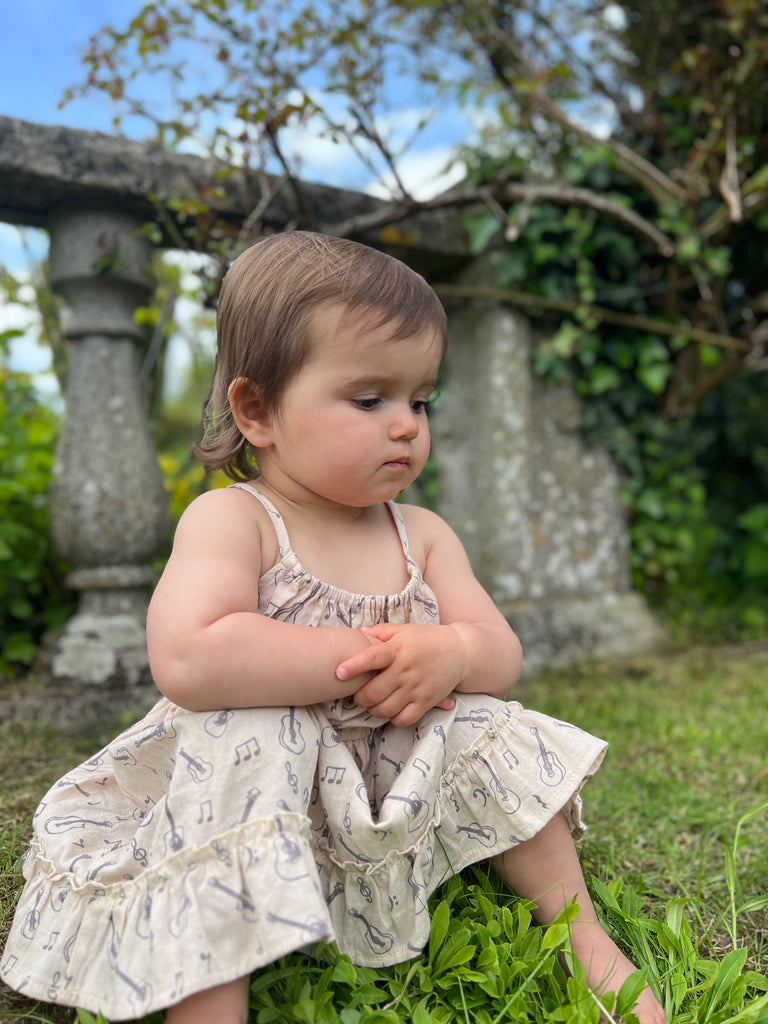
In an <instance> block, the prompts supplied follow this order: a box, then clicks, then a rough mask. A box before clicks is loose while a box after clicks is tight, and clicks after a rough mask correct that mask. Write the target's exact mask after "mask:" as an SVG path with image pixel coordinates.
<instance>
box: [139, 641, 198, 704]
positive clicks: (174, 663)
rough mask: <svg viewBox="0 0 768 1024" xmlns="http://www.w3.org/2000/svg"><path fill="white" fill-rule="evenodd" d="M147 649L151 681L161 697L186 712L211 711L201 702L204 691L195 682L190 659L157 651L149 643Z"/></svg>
mask: <svg viewBox="0 0 768 1024" xmlns="http://www.w3.org/2000/svg"><path fill="white" fill-rule="evenodd" d="M148 647H149V667H150V671H151V673H152V679H153V680H154V683H155V686H156V687H157V688H158V690H159V691H160V693H161V694H162V695H163V697H165V698H166V699H167V700H169V701H171V703H173V704H177V705H178V706H179V707H180V708H184V709H185V710H187V711H210V710H213V709H212V708H210V707H209V706H208V704H207V703H206V702H205V701H204V700H203V695H204V694H205V692H206V689H205V688H203V687H201V686H200V685H199V683H198V681H197V678H196V672H195V666H194V661H193V659H192V658H191V657H189V656H188V655H183V654H172V653H170V652H168V651H161V650H158V649H157V648H154V647H153V645H152V644H151V643H150V644H149V645H148Z"/></svg>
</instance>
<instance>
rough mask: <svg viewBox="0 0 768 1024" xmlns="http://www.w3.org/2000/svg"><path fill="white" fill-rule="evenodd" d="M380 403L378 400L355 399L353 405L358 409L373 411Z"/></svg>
mask: <svg viewBox="0 0 768 1024" xmlns="http://www.w3.org/2000/svg"><path fill="white" fill-rule="evenodd" d="M380 401H381V399H380V398H355V399H354V404H355V405H356V406H357V407H358V409H375V408H376V406H377V405H378V404H379V402H380Z"/></svg>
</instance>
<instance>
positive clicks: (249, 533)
mask: <svg viewBox="0 0 768 1024" xmlns="http://www.w3.org/2000/svg"><path fill="white" fill-rule="evenodd" d="M262 530H264V531H266V530H272V527H271V524H270V523H269V521H268V519H267V518H266V513H263V516H262V511H261V505H260V504H259V503H258V502H257V501H255V500H254V499H253V497H252V496H251V495H248V494H246V493H245V492H244V491H242V490H239V489H236V488H224V489H221V490H217V491H211V492H209V493H207V494H203V495H201V497H199V498H197V499H196V500H195V501H194V502H193V503H192V504H191V505H190V506H189V508H188V509H187V510H186V512H185V513H184V515H183V516H182V518H181V520H180V522H179V525H178V528H177V531H176V536H175V538H174V544H173V551H172V553H171V557H170V558H169V560H168V564H167V566H166V568H165V571H164V572H163V575H162V577H161V579H160V582H159V583H158V585H157V588H156V590H155V593H154V595H153V597H152V601H151V603H150V607H149V614H148V618H147V644H148V649H149V661H150V667H151V669H152V675H153V677H154V680H155V683H156V684H157V687H158V689H159V690H160V692H161V693H162V694H164V696H166V697H168V698H169V699H170V700H172V701H174V703H176V704H179V705H180V706H181V707H185V708H189V709H190V710H193V711H208V710H217V709H220V708H238V707H256V706H260V707H269V706H281V705H290V704H295V705H304V704H313V703H315V702H317V701H322V700H330V699H333V698H335V697H340V696H346V695H348V694H350V693H353V692H354V691H355V690H356V689H357V688H358V687H359V686H360V683H361V679H360V678H357V679H355V680H349V681H346V682H344V681H342V680H340V679H339V677H338V676H337V675H336V671H335V670H336V666H337V665H338V664H339V662H341V661H343V660H344V659H345V658H350V657H352V656H353V655H355V654H357V653H359V652H360V651H362V650H364V649H365V648H366V647H368V646H370V645H371V644H373V643H376V641H375V640H374V639H373V638H366V637H365V636H363V635H362V633H360V632H359V631H358V630H354V629H346V628H344V627H338V628H334V629H314V628H311V627H309V626H299V625H296V624H294V623H289V622H281V621H276V620H274V619H270V618H267V617H266V616H264V615H261V614H260V613H259V612H258V599H259V575H260V573H261V567H262ZM270 536H271V535H270Z"/></svg>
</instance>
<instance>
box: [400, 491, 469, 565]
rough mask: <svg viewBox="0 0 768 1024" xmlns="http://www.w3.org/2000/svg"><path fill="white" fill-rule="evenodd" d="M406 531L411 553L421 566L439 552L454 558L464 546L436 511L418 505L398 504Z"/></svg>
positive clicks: (462, 550)
mask: <svg viewBox="0 0 768 1024" xmlns="http://www.w3.org/2000/svg"><path fill="white" fill-rule="evenodd" d="M398 507H399V508H400V510H401V511H402V513H403V521H404V522H405V528H406V531H407V533H408V543H409V545H410V548H411V554H412V555H413V557H414V558H415V559H416V561H417V562H418V563H419V565H420V566H421V567H422V568H425V567H426V565H427V563H428V561H429V559H430V556H433V557H434V556H436V555H438V554H439V553H441V552H445V553H446V554H448V555H450V556H452V557H454V558H456V557H458V556H460V555H462V554H463V553H464V547H463V545H462V543H461V541H460V540H459V537H458V535H457V534H456V532H455V531H454V530H453V529H452V528H451V527H450V526H449V525H448V523H446V521H445V520H444V519H441V517H440V516H439V515H437V513H435V512H432V511H431V510H430V509H428V508H422V507H421V506H419V505H399V506H398Z"/></svg>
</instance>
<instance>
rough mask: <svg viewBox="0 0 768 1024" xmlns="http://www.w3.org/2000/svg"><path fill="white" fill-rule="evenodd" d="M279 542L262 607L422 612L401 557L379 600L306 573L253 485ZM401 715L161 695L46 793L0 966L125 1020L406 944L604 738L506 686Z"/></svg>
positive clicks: (315, 622)
mask: <svg viewBox="0 0 768 1024" xmlns="http://www.w3.org/2000/svg"><path fill="white" fill-rule="evenodd" d="M239 486H245V487H246V489H248V490H249V491H251V492H252V493H253V494H254V497H255V498H257V499H258V500H260V501H262V503H263V504H264V505H265V507H266V508H267V510H268V512H269V514H270V516H271V520H272V522H273V523H274V527H275V530H276V533H277V538H278V542H279V548H280V559H279V561H278V562H277V564H276V565H274V566H273V567H272V568H271V569H270V570H269V571H268V572H266V573H265V574H264V575H263V576H262V578H261V580H260V584H259V589H260V603H259V611H260V612H261V613H262V614H264V615H267V616H270V617H272V618H275V619H282V620H283V621H286V622H296V623H300V624H303V625H309V626H351V627H353V628H358V627H360V626H365V625H372V624H374V623H379V622H419V623H436V622H438V609H437V603H436V601H435V597H434V595H433V593H432V591H431V590H430V589H429V588H428V587H427V585H426V584H425V582H424V580H423V579H422V576H421V572H420V571H419V567H418V566H417V565H416V563H415V562H414V561H413V559H412V558H411V556H410V554H409V551H408V541H407V537H406V532H405V527H404V524H403V521H402V518H401V515H400V512H399V511H398V508H397V506H396V505H394V504H391V505H390V506H389V508H390V511H391V515H392V520H393V523H394V526H395V527H396V529H397V531H398V533H399V536H400V539H401V541H402V546H403V552H404V558H405V561H406V563H407V567H408V571H409V576H410V578H409V581H408V584H407V586H406V587H405V589H404V590H403V591H402V592H401V593H399V594H394V595H389V596H370V595H358V594H350V593H347V592H345V591H342V590H339V589H337V588H336V587H333V586H330V585H329V584H327V583H324V582H322V581H321V580H318V579H315V578H314V577H312V576H310V575H309V574H308V573H307V572H306V571H305V570H304V569H302V567H301V565H300V564H299V562H298V559H297V557H296V555H295V554H294V552H293V551H292V549H291V545H290V541H289V538H288V535H287V533H286V530H285V526H284V523H283V521H282V519H281V517H280V514H279V513H278V511H277V510H276V509H275V508H274V506H273V505H271V504H270V502H269V501H268V500H267V499H266V498H264V497H263V495H261V494H260V493H259V492H258V491H256V490H255V489H254V488H250V487H248V485H239ZM454 696H455V697H456V708H455V709H454V710H453V711H442V710H432V711H430V712H428V713H427V714H426V715H424V717H423V718H422V719H421V720H420V721H419V722H418V723H417V724H416V725H414V726H411V727H409V728H397V727H396V726H393V725H391V724H389V723H385V724H382V721H381V719H373V718H371V717H370V715H368V713H367V712H366V711H364V710H362V709H360V708H358V707H356V706H355V704H354V703H353V702H352V700H351V699H340V700H334V701H328V702H325V703H322V704H315V705H311V706H308V707H278V708H249V709H244V710H237V711H229V710H222V711H215V712H211V713H206V712H190V711H185V710H184V709H182V708H179V707H177V706H176V705H175V704H172V703H171V702H170V701H168V700H165V699H163V700H160V701H159V703H158V704H156V705H155V707H154V708H153V709H152V710H151V711H150V712H149V713H148V714H147V716H146V717H145V718H143V719H142V720H141V721H140V722H138V723H137V724H136V725H134V726H132V727H131V728H129V729H128V730H127V731H125V732H124V733H122V734H121V735H120V736H118V737H117V739H116V740H114V741H113V742H112V743H110V744H109V746H107V747H105V748H104V749H103V750H102V751H101V752H100V753H98V754H96V755H95V756H94V757H92V758H91V759H90V760H88V761H86V762H85V763H84V764H82V765H80V766H79V767H78V768H76V769H75V770H74V771H72V772H70V773H69V774H68V775H65V776H64V778H62V779H61V780H60V781H59V782H57V783H56V784H55V785H54V786H53V787H52V788H51V789H50V790H49V792H48V793H47V794H46V796H45V798H44V799H43V801H42V803H41V804H40V806H39V808H38V809H37V812H36V814H35V817H34V838H33V840H32V843H31V846H30V848H29V850H28V851H27V853H26V855H25V859H24V875H25V878H26V884H25V887H24V890H23V892H22V895H21V899H20V901H19V905H18V909H17V912H16V916H15V920H14V923H13V927H12V931H11V934H10V936H9V939H8V942H7V944H6V946H5V949H4V952H3V956H2V963H1V965H0V975H1V976H2V978H3V979H4V980H5V981H6V982H7V983H8V985H10V986H11V987H12V988H15V989H18V990H19V991H21V992H24V993H26V994H27V995H29V996H30V997H33V998H36V999H41V1000H44V1001H48V1002H57V1003H64V1004H66V1005H70V1006H79V1007H82V1008H85V1009H88V1010H90V1011H91V1012H96V1011H97V1010H101V1011H102V1012H103V1013H104V1015H105V1016H106V1017H107V1018H108V1019H110V1020H113V1021H117V1020H125V1019H130V1018H137V1017H141V1016H143V1015H144V1014H147V1013H149V1012H151V1011H153V1010H156V1009H159V1008H162V1007H167V1006H169V1005H172V1004H173V1003H175V1002H178V1001H179V1000H180V999H182V998H184V997H186V996H188V995H190V994H192V993H194V992H196V991H199V990H200V989H203V988H208V987H210V986H212V985H217V984H221V983H222V982H226V981H229V980H231V979H233V978H236V977H239V976H241V975H244V974H247V973H249V972H251V971H254V970H256V969H257V968H259V967H262V966H264V965H265V964H268V963H270V962H271V961H273V960H275V959H276V958H277V957H279V956H282V955H284V954H286V953H289V952H290V951H291V950H296V949H299V948H302V947H305V946H310V945H312V944H314V943H316V942H317V941H318V940H321V939H323V940H327V941H335V942H337V943H338V946H339V948H340V949H341V950H342V952H344V953H348V954H349V956H350V957H351V958H352V960H353V961H354V962H355V963H357V964H361V965H373V966H378V965H387V964H393V963H397V962H399V961H402V960H406V959H409V958H411V957H414V956H416V955H417V954H418V953H419V952H420V951H421V949H422V947H423V945H424V944H425V942H426V940H427V938H428V936H429V914H428V912H427V898H428V896H429V894H430V893H431V892H432V891H433V889H435V888H436V886H438V885H439V884H440V883H441V882H442V881H443V880H444V879H446V878H448V877H449V876H450V875H452V874H455V873H456V872H458V871H460V870H461V869H462V868H464V867H466V866H467V865H468V864H471V863H473V862H475V861H479V860H482V859H484V858H486V857H490V856H492V855H494V854H497V853H501V852H502V851H503V850H506V849H508V848H509V847H511V846H514V845H515V844H517V843H521V842H524V841H525V840H526V839H529V838H530V837H531V836H533V835H535V834H536V832H538V831H539V829H541V828H542V826H543V825H545V824H546V823H547V822H548V821H549V820H550V819H551V818H552V817H553V816H554V815H556V814H559V813H563V814H564V815H565V816H566V818H567V819H568V821H569V823H570V826H571V829H572V830H573V832H574V833H575V834H576V835H579V834H580V833H581V832H582V831H583V825H582V822H581V815H580V806H581V804H580V797H579V795H578V794H579V790H580V788H581V786H582V784H583V783H584V781H585V780H586V779H588V778H589V777H590V775H592V773H593V772H594V771H595V770H596V768H597V767H598V765H599V764H600V762H601V760H602V758H603V756H604V753H605V747H606V744H605V743H604V742H603V741H602V740H599V739H597V738H596V737H594V736H591V735H589V734H588V733H586V732H583V731H582V730H581V729H579V728H576V727H575V726H573V725H569V724H567V723H566V722H560V721H557V720H555V719H552V718H549V717H547V716H545V715H542V714H538V713H537V712H535V711H528V710H525V709H524V708H522V707H521V706H520V704H518V703H516V702H510V703H505V702H503V701H500V700H496V699H494V698H492V697H487V696H485V695H483V694H455V695H454Z"/></svg>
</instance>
